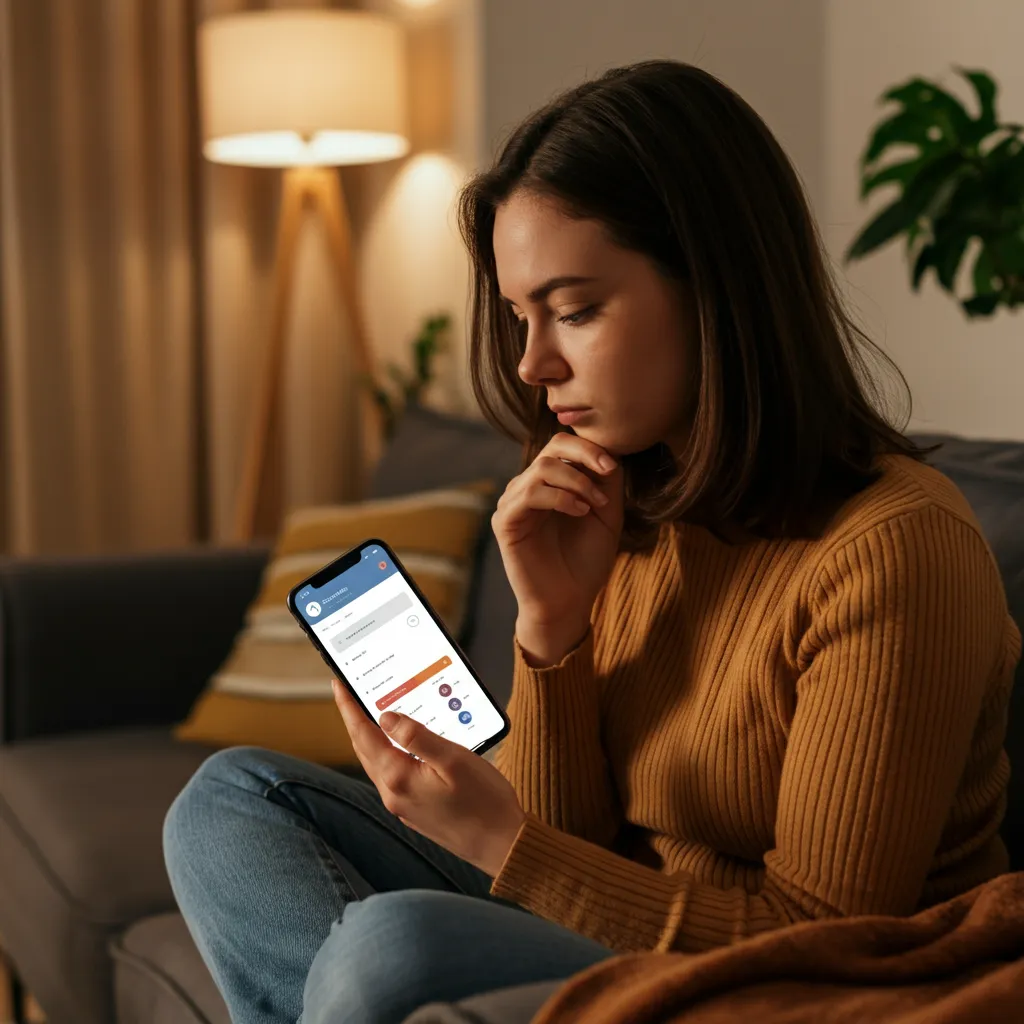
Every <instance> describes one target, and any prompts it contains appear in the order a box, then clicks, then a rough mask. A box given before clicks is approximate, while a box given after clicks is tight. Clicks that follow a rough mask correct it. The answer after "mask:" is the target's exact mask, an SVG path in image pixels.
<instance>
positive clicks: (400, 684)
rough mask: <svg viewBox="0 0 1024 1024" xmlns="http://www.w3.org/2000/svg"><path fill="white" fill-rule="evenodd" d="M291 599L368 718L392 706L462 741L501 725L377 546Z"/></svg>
mask: <svg viewBox="0 0 1024 1024" xmlns="http://www.w3.org/2000/svg"><path fill="white" fill-rule="evenodd" d="M295 603H296V606H297V608H298V610H299V613H300V614H301V615H302V616H303V617H304V618H305V620H306V622H308V623H309V624H310V626H311V627H312V629H313V632H314V633H315V634H316V636H317V638H318V639H319V640H320V642H321V643H322V644H323V645H324V647H325V648H326V650H327V651H328V652H329V653H330V655H331V658H332V659H333V660H334V662H335V664H336V665H337V666H338V670H339V671H340V672H341V673H342V674H343V675H344V676H345V678H346V679H347V680H348V681H349V683H351V684H352V686H353V688H354V689H355V691H356V693H358V694H359V696H360V698H361V699H362V701H363V703H364V704H365V705H366V707H367V708H369V710H370V712H371V713H372V714H373V717H374V720H375V721H377V720H379V719H380V716H381V715H382V714H383V713H384V712H385V711H397V712H400V713H401V714H405V715H408V716H409V717H410V718H415V719H416V721H418V722H422V723H423V724H424V725H425V726H427V728H429V729H430V730H431V731H433V732H436V733H437V734H438V735H439V736H444V737H446V738H447V739H450V740H453V741H454V742H456V743H459V744H461V745H462V746H464V747H469V748H473V747H476V746H479V745H480V744H481V743H483V742H484V741H485V740H486V739H488V738H490V737H491V736H493V735H494V734H495V733H498V732H500V731H501V729H502V727H503V725H504V723H503V722H502V719H501V716H500V715H499V714H498V712H497V710H496V709H495V708H494V706H493V704H492V703H491V701H490V700H489V699H488V698H487V696H486V695H485V694H484V692H483V690H482V689H481V688H480V685H479V683H477V681H476V680H475V679H474V678H473V677H472V675H470V673H469V670H468V669H467V668H466V667H465V664H464V663H463V661H462V658H461V657H460V656H459V654H458V652H457V651H456V650H455V648H454V647H453V646H452V645H451V643H449V641H448V640H447V639H446V638H445V636H444V634H443V633H442V632H441V630H440V629H439V628H438V626H437V624H436V623H435V622H434V620H433V618H432V617H431V615H430V613H429V612H428V611H427V610H426V608H424V607H423V603H422V602H421V601H420V599H419V598H418V597H417V596H416V594H415V593H414V592H413V590H412V588H411V587H410V586H409V584H408V583H406V581H405V579H404V578H403V577H402V574H401V573H400V572H399V571H398V569H397V568H396V567H395V565H394V562H393V561H392V559H391V556H390V555H388V554H387V553H386V552H385V551H384V549H383V548H379V547H374V546H372V545H371V546H370V547H368V548H364V549H363V554H362V557H361V559H360V561H359V562H357V563H356V564H355V565H354V566H352V567H351V568H350V569H346V570H345V572H343V573H342V574H341V575H339V576H336V577H335V578H334V579H333V580H331V581H330V582H329V583H327V584H325V585H324V586H322V587H303V589H302V590H300V591H299V593H298V594H297V595H296V600H295Z"/></svg>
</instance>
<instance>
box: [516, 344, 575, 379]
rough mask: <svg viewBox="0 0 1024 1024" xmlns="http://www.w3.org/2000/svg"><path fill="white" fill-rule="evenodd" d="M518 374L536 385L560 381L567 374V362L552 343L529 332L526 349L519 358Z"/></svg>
mask: <svg viewBox="0 0 1024 1024" xmlns="http://www.w3.org/2000/svg"><path fill="white" fill-rule="evenodd" d="M519 376H520V377H521V378H522V379H523V380H524V381H525V382H526V383H527V384H532V385H534V386H536V387H540V386H542V385H545V384H550V383H556V382H561V381H564V380H565V379H566V378H567V377H568V376H569V364H568V363H567V362H566V361H565V359H564V358H563V357H562V355H561V354H560V353H559V352H558V350H557V349H556V348H555V347H554V346H553V345H550V344H547V343H545V340H544V339H543V338H542V337H540V335H539V334H533V333H532V332H531V335H530V337H528V338H527V341H526V351H525V352H524V353H523V358H522V359H520V360H519Z"/></svg>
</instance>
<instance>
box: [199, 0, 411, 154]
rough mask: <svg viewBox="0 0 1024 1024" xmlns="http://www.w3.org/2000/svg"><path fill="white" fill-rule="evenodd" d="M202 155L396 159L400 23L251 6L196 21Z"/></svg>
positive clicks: (402, 92) (402, 85)
mask: <svg viewBox="0 0 1024 1024" xmlns="http://www.w3.org/2000/svg"><path fill="white" fill-rule="evenodd" d="M198 57H199V97H200V105H201V108H202V124H203V153H204V155H205V156H206V157H207V158H208V159H210V160H213V161H216V162H218V163H228V164H247V165H249V166H259V167H295V166H301V165H305V164H310V165H314V164H315V165H323V166H330V165H340V164H358V163H374V162H376V161H380V160H392V159H394V158H396V157H400V156H403V155H404V154H405V153H406V152H407V151H408V149H409V142H408V138H407V130H406V74H405V59H404V57H405V55H404V44H403V37H402V30H401V28H400V26H399V25H398V23H397V22H395V21H392V20H391V19H390V18H386V17H383V16H381V15H377V14H370V13H366V12H362V11H320V10H302V11H287V10H282V11H254V12H248V13H242V14H230V15H227V16H225V17H219V18H210V19H208V20H207V21H205V22H203V23H202V24H201V25H200V27H199V38H198Z"/></svg>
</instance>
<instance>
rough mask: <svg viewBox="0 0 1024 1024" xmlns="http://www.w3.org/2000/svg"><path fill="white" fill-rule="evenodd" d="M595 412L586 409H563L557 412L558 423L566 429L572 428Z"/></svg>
mask: <svg viewBox="0 0 1024 1024" xmlns="http://www.w3.org/2000/svg"><path fill="white" fill-rule="evenodd" d="M593 411H594V410H593V409H589V408H584V409H561V410H559V411H558V412H556V414H555V415H556V416H557V417H558V422H559V423H561V424H562V426H564V427H571V426H572V425H573V424H574V423H579V422H580V421H581V420H583V419H585V418H586V417H587V416H589V415H590V414H591V413H592V412H593Z"/></svg>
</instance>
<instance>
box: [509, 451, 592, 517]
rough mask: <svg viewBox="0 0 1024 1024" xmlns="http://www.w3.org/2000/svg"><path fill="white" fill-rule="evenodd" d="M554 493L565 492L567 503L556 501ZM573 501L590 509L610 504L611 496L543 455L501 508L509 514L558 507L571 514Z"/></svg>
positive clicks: (513, 486) (572, 468)
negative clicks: (514, 511) (531, 509)
mask: <svg viewBox="0 0 1024 1024" xmlns="http://www.w3.org/2000/svg"><path fill="white" fill-rule="evenodd" d="M552 490H556V491H562V492H564V493H565V494H566V497H567V500H566V501H562V502H556V501H554V499H552V497H551V496H550V494H549V492H550V491H552ZM573 499H575V500H576V501H579V502H583V503H585V504H586V506H587V508H588V509H589V508H590V507H591V506H595V505H596V506H598V507H600V506H602V505H607V504H608V496H607V495H606V494H605V493H604V491H602V490H601V488H600V487H599V486H598V485H597V484H596V483H595V482H594V481H593V480H591V478H590V477H589V476H587V474H586V473H584V472H582V471H581V470H580V469H577V468H576V467H575V466H571V465H569V464H568V463H565V462H562V461H561V460H560V459H557V458H554V457H553V456H550V455H540V456H538V457H537V458H536V459H535V460H534V462H533V464H532V465H531V466H530V467H529V468H528V469H527V470H525V471H524V472H523V473H522V474H520V475H519V476H518V477H517V478H516V479H515V480H513V481H512V482H511V483H510V484H509V486H508V487H507V488H506V490H505V493H504V494H503V495H502V496H501V498H500V499H499V501H498V508H499V509H504V510H507V511H512V510H513V509H517V508H518V509H523V508H538V509H550V508H557V509H558V510H559V511H561V512H570V509H572V507H573V505H574V501H573ZM570 514H572V513H571V512H570Z"/></svg>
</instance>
